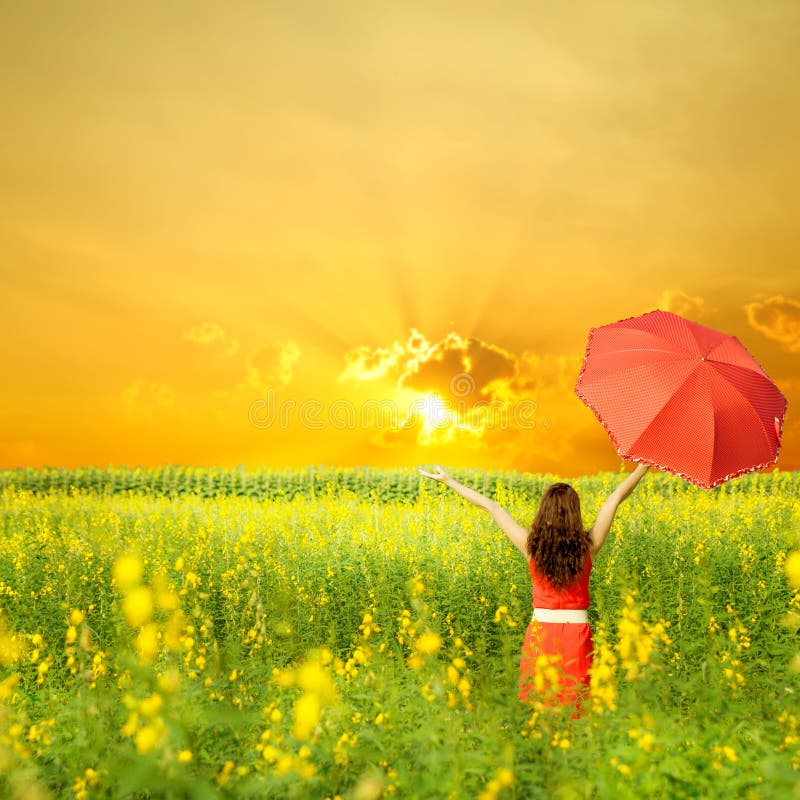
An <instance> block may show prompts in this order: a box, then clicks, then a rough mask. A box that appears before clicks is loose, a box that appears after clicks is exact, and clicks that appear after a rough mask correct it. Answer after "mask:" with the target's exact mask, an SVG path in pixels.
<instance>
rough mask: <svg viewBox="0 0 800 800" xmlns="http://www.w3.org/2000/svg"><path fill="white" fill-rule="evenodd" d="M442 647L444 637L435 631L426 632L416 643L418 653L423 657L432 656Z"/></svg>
mask: <svg viewBox="0 0 800 800" xmlns="http://www.w3.org/2000/svg"><path fill="white" fill-rule="evenodd" d="M441 646H442V637H441V636H439V634H438V633H434V632H433V631H426V632H425V633H423V634H422V635H421V636H420V637H419V638H418V639H417V641H416V642H415V644H414V647H415V649H416V651H417V652H418V653H419V654H420V655H423V656H431V655H433V654H434V653H436V652H438V651H439V648H441Z"/></svg>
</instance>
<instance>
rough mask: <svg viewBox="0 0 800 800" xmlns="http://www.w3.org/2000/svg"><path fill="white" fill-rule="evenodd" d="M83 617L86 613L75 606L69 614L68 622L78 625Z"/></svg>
mask: <svg viewBox="0 0 800 800" xmlns="http://www.w3.org/2000/svg"><path fill="white" fill-rule="evenodd" d="M85 618H86V614H84V613H83V611H79V610H78V609H77V608H73V609H72V611H71V612H70V615H69V624H70V625H80V624H81V622H83V620H84V619H85Z"/></svg>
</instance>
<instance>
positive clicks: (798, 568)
mask: <svg viewBox="0 0 800 800" xmlns="http://www.w3.org/2000/svg"><path fill="white" fill-rule="evenodd" d="M783 570H784V572H785V573H786V577H787V578H788V580H789V583H790V584H791V586H792V588H794V589H800V550H794V551H792V552H791V553H789V555H788V556H786V561H784V563H783Z"/></svg>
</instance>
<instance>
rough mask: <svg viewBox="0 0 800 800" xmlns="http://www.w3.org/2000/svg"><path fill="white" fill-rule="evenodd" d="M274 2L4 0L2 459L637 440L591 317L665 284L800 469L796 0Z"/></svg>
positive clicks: (494, 449) (485, 462)
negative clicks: (479, 416)
mask: <svg viewBox="0 0 800 800" xmlns="http://www.w3.org/2000/svg"><path fill="white" fill-rule="evenodd" d="M274 5H275V4H269V3H257V2H236V3H231V4H217V5H216V6H213V5H211V4H209V5H206V6H202V5H198V4H195V3H186V4H183V5H181V4H172V3H171V4H160V3H152V2H148V3H142V4H140V3H135V4H109V3H104V2H94V3H89V2H86V3H80V4H79V5H78V6H74V5H72V6H70V5H69V4H64V3H57V2H51V3H45V4H36V5H35V6H32V5H30V4H16V7H15V8H12V9H8V10H6V11H5V12H4V18H5V19H4V21H3V28H4V31H5V33H6V36H5V39H6V44H5V45H4V48H3V51H2V52H0V67H2V68H1V69H0V87H1V88H0V91H2V98H3V114H4V119H5V124H4V125H3V126H2V130H0V145H2V146H1V147H0V170H2V180H0V237H2V261H0V287H2V294H1V295H0V296H1V297H2V314H0V348H2V357H3V364H4V372H5V376H6V380H4V381H3V382H2V384H0V467H17V466H41V465H51V466H58V465H63V466H78V465H86V464H96V465H101V466H105V465H107V464H109V463H113V464H128V465H132V466H133V465H136V464H141V465H157V464H164V463H173V464H177V463H184V464H187V463H192V464H198V465H212V464H218V465H224V466H235V465H237V464H245V465H247V466H248V467H254V466H258V465H269V466H275V467H283V466H293V465H301V464H340V465H356V464H372V465H376V466H390V465H391V466H409V467H412V466H416V465H417V464H423V463H424V464H430V463H441V464H445V465H451V466H476V467H485V468H492V467H498V468H514V469H521V470H529V471H533V472H536V471H552V472H555V473H557V474H560V475H564V476H574V475H579V474H582V473H585V472H592V471H595V470H598V469H616V468H618V467H619V463H620V462H619V458H618V457H617V455H616V453H615V450H614V447H613V445H612V443H611V441H610V440H609V438H608V436H607V435H606V433H605V431H604V430H603V429H602V427H601V426H600V424H599V423H598V422H597V420H596V419H595V417H594V415H593V414H592V412H591V411H590V410H589V409H587V408H586V407H585V406H584V405H583V404H582V403H581V401H580V400H579V399H578V398H577V396H576V395H575V394H574V392H573V387H574V385H575V381H576V379H577V375H578V372H579V369H580V365H581V361H582V357H583V351H584V347H585V344H586V338H587V335H588V331H589V328H590V327H592V326H599V325H603V324H607V323H610V322H614V321H616V320H618V319H622V318H625V317H629V316H635V315H638V314H642V313H645V312H647V311H651V310H653V309H655V308H663V309H666V310H673V311H676V312H677V313H681V314H683V315H684V316H687V317H688V318H690V319H695V320H697V321H699V322H701V323H703V324H705V325H708V326H711V327H715V328H719V329H720V330H724V331H726V332H728V333H731V334H734V335H736V336H737V337H738V338H739V339H740V340H741V341H742V342H743V343H744V344H745V345H746V346H747V348H748V350H749V351H750V353H751V354H752V355H753V356H754V358H756V360H757V361H758V362H759V363H760V364H761V365H762V366H763V368H764V369H765V370H766V371H767V373H768V374H769V375H770V377H771V378H772V379H773V380H774V381H775V382H776V383H777V384H778V386H779V387H780V388H781V390H782V391H783V393H784V394H785V395H786V397H787V399H788V402H789V406H788V410H787V415H786V421H785V426H784V439H783V445H782V449H781V454H780V459H779V461H778V466H779V467H781V468H782V469H798V468H800V414H798V412H797V409H798V408H799V407H800V370H798V363H799V360H800V270H798V268H797V266H798V265H797V253H798V252H800V226H798V224H797V208H798V207H799V206H800V160H798V157H797V144H796V143H797V141H800V88H798V83H797V81H796V80H794V78H793V76H794V75H795V74H796V72H797V69H798V66H800V65H799V64H798V61H800V59H798V56H797V47H796V45H797V41H796V31H797V30H798V25H800V6H798V5H797V4H796V3H792V2H785V3H779V2H778V3H769V4H756V3H753V4H735V5H731V4H730V3H729V2H727V0H716V1H715V2H708V3H702V4H695V3H689V2H660V3H656V4H643V3H638V2H634V0H631V1H630V2H620V3H614V4H611V5H609V4H598V3H588V2H586V3H578V4H577V5H576V4H569V5H568V6H563V7H561V6H558V5H557V4H549V3H532V4H528V3H507V4H503V3H501V4H498V5H496V6H495V5H492V6H491V7H490V6H486V5H485V4H478V3H471V2H465V3H460V4H458V5H457V6H453V5H452V4H444V3H414V2H412V3H403V4H394V3H392V4H390V3H383V2H378V3H372V4H367V3H363V4H362V3H341V4H331V3H327V2H316V3H310V2H298V3H286V4H283V8H274V7H273V6H274ZM439 356H441V357H442V360H441V361H438V360H437V358H438V357H439ZM465 357H466V360H464V359H465ZM461 372H463V373H464V375H461V376H458V373H461ZM456 376H458V377H460V378H461V379H462V384H461V385H460V388H459V390H458V391H459V392H461V393H460V394H455V395H454V394H452V392H451V394H450V395H449V396H448V391H450V390H451V389H452V388H453V387H452V386H451V383H450V382H451V380H452V379H454V378H455V377H456ZM463 381H466V384H464V383H463ZM487 387H488V389H489V390H490V391H491V393H492V394H490V395H485V394H484V395H481V394H480V390H481V389H482V388H487ZM464 388H466V389H471V391H470V392H469V393H467V394H464V393H463V391H464ZM437 389H438V392H439V396H440V397H441V398H443V399H444V400H446V401H448V402H449V403H450V404H451V406H450V408H451V409H452V408H453V407H457V406H456V404H457V402H458V401H459V400H461V401H462V404H461V406H458V407H460V408H463V409H466V408H468V407H469V403H470V402H472V401H474V400H476V399H480V398H486V397H487V396H494V397H496V398H504V399H505V400H506V401H507V402H508V404H509V408H517V409H521V408H526V409H528V411H527V412H526V414H527V416H526V417H525V420H526V425H527V427H525V428H521V427H520V426H519V425H515V424H513V419H511V420H508V419H507V420H506V421H505V423H504V422H503V420H502V419H499V418H498V419H496V422H495V428H494V429H492V430H488V431H483V432H482V433H481V431H480V430H477V431H470V430H468V429H458V428H456V427H454V425H453V424H441V425H437V426H432V425H431V424H430V423H429V425H428V426H427V427H426V426H425V425H423V424H422V423H421V422H418V423H417V424H416V425H414V426H412V427H411V428H406V429H400V430H397V429H391V428H390V427H389V424H390V423H391V422H392V421H394V422H395V423H397V425H399V423H400V422H401V421H402V419H403V418H404V416H405V415H406V413H407V411H408V409H409V406H410V405H411V404H414V403H416V404H421V403H422V402H423V400H424V398H425V397H426V396H427V395H428V393H430V392H436V391H437ZM270 397H271V398H272V402H273V405H274V409H275V413H276V415H279V414H280V413H281V412H282V413H283V414H284V420H283V422H281V420H280V419H279V418H278V419H276V420H275V421H273V422H269V421H268V419H267V413H266V410H265V408H264V404H265V403H266V402H267V401H268V398H270ZM425 402H426V403H427V406H425V408H426V409H427V413H428V414H429V415H431V414H433V413H434V412H435V411H436V405H435V404H436V401H435V400H430V399H429V400H427V401H425ZM291 403H294V405H293V406H292V405H290V404H291ZM370 403H371V404H372V405H373V406H377V407H379V408H380V409H382V414H383V417H382V418H378V417H376V416H375V415H374V414H373V416H372V417H371V418H370V417H369V414H368V413H367V412H366V409H368V408H370V405H369V404H370ZM415 407H416V406H415ZM348 414H349V415H350V416H351V417H355V419H348ZM423 416H424V413H423ZM284 423H285V424H284ZM531 423H532V424H531Z"/></svg>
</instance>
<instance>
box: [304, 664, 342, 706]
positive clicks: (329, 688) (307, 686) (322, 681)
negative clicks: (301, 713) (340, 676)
mask: <svg viewBox="0 0 800 800" xmlns="http://www.w3.org/2000/svg"><path fill="white" fill-rule="evenodd" d="M297 683H298V685H299V686H300V688H301V689H304V690H305V691H306V692H312V693H313V694H316V695H319V696H320V697H321V698H322V699H323V700H325V701H327V702H332V701H333V700H335V698H336V688H335V687H334V685H333V679H332V678H331V674H330V672H328V670H326V669H325V668H324V667H323V666H322V665H320V664H319V663H317V662H316V661H309V662H307V663H305V664H303V665H302V666H301V667H300V668H299V669H298V671H297Z"/></svg>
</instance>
